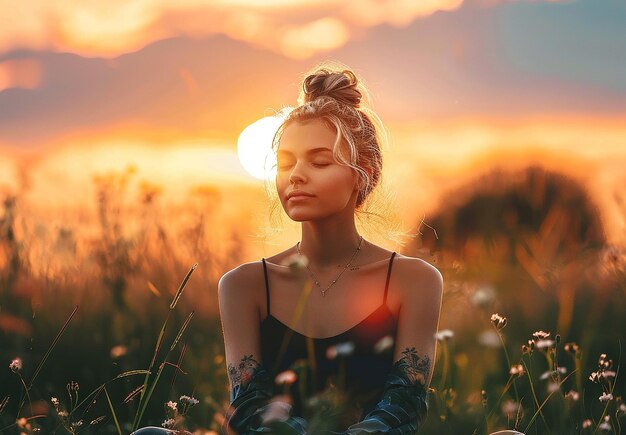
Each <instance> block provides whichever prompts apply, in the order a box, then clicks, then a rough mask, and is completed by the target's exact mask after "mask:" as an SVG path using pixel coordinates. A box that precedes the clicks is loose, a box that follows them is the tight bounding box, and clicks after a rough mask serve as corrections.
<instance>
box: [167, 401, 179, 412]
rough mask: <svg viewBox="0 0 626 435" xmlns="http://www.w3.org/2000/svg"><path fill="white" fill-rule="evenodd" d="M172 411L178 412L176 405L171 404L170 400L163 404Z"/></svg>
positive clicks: (174, 403)
mask: <svg viewBox="0 0 626 435" xmlns="http://www.w3.org/2000/svg"><path fill="white" fill-rule="evenodd" d="M165 406H167V407H168V408H170V409H171V410H172V411H178V404H177V403H176V402H172V401H171V400H170V401H169V402H167V403H166V404H165Z"/></svg>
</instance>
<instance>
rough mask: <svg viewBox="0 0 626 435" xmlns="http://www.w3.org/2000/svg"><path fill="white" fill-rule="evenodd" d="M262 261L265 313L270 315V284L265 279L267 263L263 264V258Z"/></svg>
mask: <svg viewBox="0 0 626 435" xmlns="http://www.w3.org/2000/svg"><path fill="white" fill-rule="evenodd" d="M262 261H263V274H264V275H265V294H266V295H267V315H268V316H269V315H270V285H269V281H268V279H267V265H266V264H265V258H263V259H262Z"/></svg>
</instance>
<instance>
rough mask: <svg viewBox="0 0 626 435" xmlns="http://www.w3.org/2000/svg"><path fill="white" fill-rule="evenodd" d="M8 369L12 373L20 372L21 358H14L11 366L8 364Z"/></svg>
mask: <svg viewBox="0 0 626 435" xmlns="http://www.w3.org/2000/svg"><path fill="white" fill-rule="evenodd" d="M9 368H10V369H11V371H12V372H13V373H17V372H19V371H20V370H22V358H15V359H14V360H13V361H11V364H9Z"/></svg>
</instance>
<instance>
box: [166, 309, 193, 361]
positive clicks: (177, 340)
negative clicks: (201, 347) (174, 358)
mask: <svg viewBox="0 0 626 435" xmlns="http://www.w3.org/2000/svg"><path fill="white" fill-rule="evenodd" d="M193 315H194V311H192V312H191V313H189V315H188V316H187V319H185V323H183V326H181V328H180V330H179V331H178V335H177V336H176V338H175V339H174V342H173V343H172V345H171V346H170V352H171V351H173V350H174V348H175V347H176V345H177V344H178V342H179V341H180V337H182V336H183V334H184V333H185V330H186V329H187V326H189V322H191V319H192V317H193Z"/></svg>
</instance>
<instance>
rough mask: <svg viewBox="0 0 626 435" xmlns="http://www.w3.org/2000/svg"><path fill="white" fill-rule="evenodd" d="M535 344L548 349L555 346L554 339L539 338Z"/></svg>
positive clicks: (541, 348) (542, 348) (538, 347)
mask: <svg viewBox="0 0 626 435" xmlns="http://www.w3.org/2000/svg"><path fill="white" fill-rule="evenodd" d="M535 346H536V347H537V349H540V350H544V349H548V348H551V347H554V340H537V342H536V343H535Z"/></svg>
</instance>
